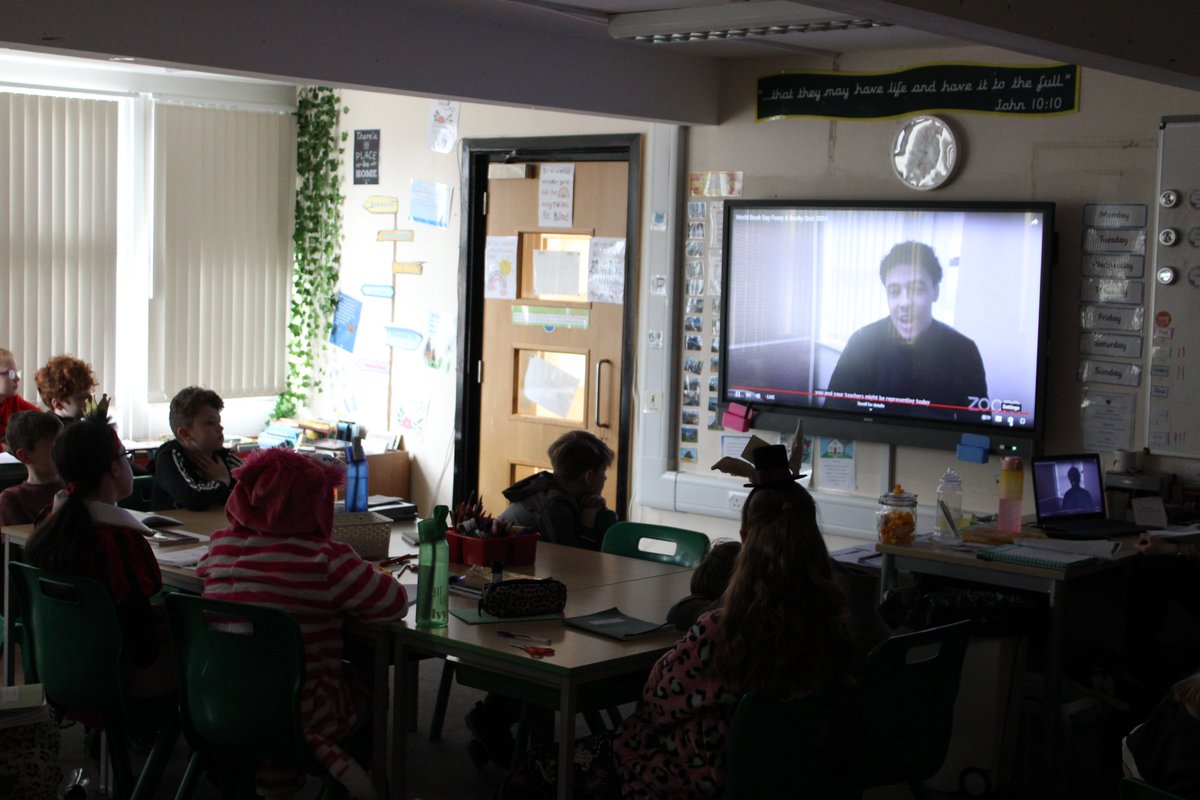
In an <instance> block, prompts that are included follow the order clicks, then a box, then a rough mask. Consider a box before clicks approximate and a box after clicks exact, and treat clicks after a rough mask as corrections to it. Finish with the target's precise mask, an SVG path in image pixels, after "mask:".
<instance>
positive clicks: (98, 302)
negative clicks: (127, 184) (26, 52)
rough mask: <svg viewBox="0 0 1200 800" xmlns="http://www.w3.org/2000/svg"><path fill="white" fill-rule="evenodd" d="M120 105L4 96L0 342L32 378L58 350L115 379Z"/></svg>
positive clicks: (27, 388) (29, 391)
mask: <svg viewBox="0 0 1200 800" xmlns="http://www.w3.org/2000/svg"><path fill="white" fill-rule="evenodd" d="M117 126H118V103H117V102H116V101H113V100H92V99H79V98H68V97H50V96H43V95H31V94H16V93H0V153H7V158H5V159H0V187H3V188H0V258H2V259H3V262H4V263H3V269H0V298H4V300H5V301H6V306H7V312H6V313H5V314H4V315H3V317H0V347H5V348H7V349H9V350H12V351H13V352H14V354H15V355H16V357H17V362H18V363H19V365H20V366H21V368H22V369H23V370H24V371H25V380H24V381H22V384H21V393H22V394H23V395H24V396H25V397H26V398H27V399H29V400H33V401H35V402H36V397H35V396H36V388H35V386H34V381H33V375H34V373H35V372H36V371H37V369H38V368H39V367H40V366H41V365H42V364H44V363H45V362H46V360H47V359H49V358H50V357H51V356H53V355H58V354H61V353H68V354H71V355H75V356H77V357H79V358H82V359H83V360H85V361H88V362H90V363H91V365H92V368H93V370H94V372H95V374H96V379H97V380H98V381H99V382H100V386H101V387H102V388H103V387H106V386H109V387H111V386H112V385H113V384H114V380H115V372H116V359H117V343H116V334H115V330H116V326H115V324H114V318H115V316H116V264H117V224H118V220H117Z"/></svg>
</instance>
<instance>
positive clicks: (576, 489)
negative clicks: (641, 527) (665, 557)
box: [500, 431, 616, 550]
mask: <svg viewBox="0 0 1200 800" xmlns="http://www.w3.org/2000/svg"><path fill="white" fill-rule="evenodd" d="M546 454H547V455H549V456H550V466H551V468H552V469H553V470H554V472H553V473H550V472H545V471H542V472H539V473H537V474H536V475H530V476H529V477H528V478H523V479H522V480H519V481H517V482H516V483H514V484H513V485H512V486H510V487H508V488H507V489H505V490H504V499H506V500H508V502H509V503H511V504H512V505H510V506H509V507H508V508H506V509H505V510H504V511H503V512H502V513H501V514H500V519H502V520H504V521H505V522H511V523H513V524H514V525H523V526H526V527H530V528H533V529H535V530H536V531H537V532H538V533H539V534H540V535H541V538H542V539H543V540H544V541H547V542H554V543H555V544H568V545H571V546H572V547H585V548H587V549H588V550H599V549H600V542H601V541H602V540H603V539H604V532H605V531H606V530H608V527H609V526H610V525H612V523H613V522H615V521H616V517H615V515H613V514H612V512H611V511H609V510H608V509H607V508H605V506H604V498H603V497H601V495H600V493H601V492H603V491H604V484H605V481H606V480H607V479H608V468H609V467H610V466H612V460H613V452H612V450H611V449H609V447H608V445H606V444H605V443H604V442H602V441H600V440H599V439H597V438H596V437H595V436H594V435H592V434H591V433H588V432H587V431H569V432H567V433H564V434H563V435H562V436H560V437H558V438H557V439H555V440H554V442H553V443H552V444H551V445H550V447H549V448H547V450H546Z"/></svg>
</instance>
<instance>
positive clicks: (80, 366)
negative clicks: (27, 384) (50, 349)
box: [33, 355, 96, 425]
mask: <svg viewBox="0 0 1200 800" xmlns="http://www.w3.org/2000/svg"><path fill="white" fill-rule="evenodd" d="M33 379H34V381H35V382H36V383H37V388H38V394H40V395H41V396H42V402H43V403H45V404H46V408H48V409H50V411H51V413H53V414H54V415H55V416H56V417H58V418H59V419H60V420H62V423H63V424H64V425H70V424H71V423H72V422H78V421H79V420H81V419H83V406H84V404H85V403H86V402H87V399H88V398H89V397H91V396H92V390H93V389H95V388H96V376H95V375H94V374H93V373H92V365H91V364H89V363H87V362H86V361H82V360H80V359H78V358H75V357H74V356H67V355H62V356H54V357H53V358H51V359H50V360H49V361H47V362H46V365H45V366H44V367H42V368H41V369H39V370H38V371H37V374H36V375H34V376H33Z"/></svg>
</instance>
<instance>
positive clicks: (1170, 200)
mask: <svg viewBox="0 0 1200 800" xmlns="http://www.w3.org/2000/svg"><path fill="white" fill-rule="evenodd" d="M1157 206H1158V222H1157V225H1156V226H1155V229H1154V239H1153V242H1154V266H1155V268H1154V273H1153V276H1152V278H1153V280H1152V284H1153V287H1154V289H1153V291H1154V303H1153V312H1152V314H1151V316H1150V329H1151V336H1152V338H1151V346H1150V348H1149V352H1148V353H1147V363H1146V372H1147V373H1148V375H1149V380H1148V381H1147V382H1148V384H1149V399H1148V400H1147V402H1146V446H1147V447H1148V448H1149V449H1150V452H1152V453H1155V454H1158V455H1171V456H1185V457H1200V413H1197V409H1200V117H1164V118H1163V121H1162V125H1161V126H1160V129H1159V150H1158V202H1157ZM1168 270H1169V271H1168ZM1164 272H1166V273H1167V274H1166V275H1164V274H1163V273H1164Z"/></svg>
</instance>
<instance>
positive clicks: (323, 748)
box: [197, 448, 408, 798]
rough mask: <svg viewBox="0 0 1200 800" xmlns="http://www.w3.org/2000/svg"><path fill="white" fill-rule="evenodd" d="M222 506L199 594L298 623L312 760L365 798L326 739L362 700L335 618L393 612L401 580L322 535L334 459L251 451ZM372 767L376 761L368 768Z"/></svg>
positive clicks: (266, 776)
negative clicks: (276, 612) (278, 612)
mask: <svg viewBox="0 0 1200 800" xmlns="http://www.w3.org/2000/svg"><path fill="white" fill-rule="evenodd" d="M235 477H236V478H237V484H236V486H235V488H234V490H233V493H232V494H231V495H230V497H229V500H228V502H227V503H226V505H225V515H226V516H227V517H228V518H229V521H230V523H231V527H229V528H228V529H226V530H223V531H219V532H218V533H215V534H213V537H212V540H211V542H210V543H209V552H208V555H207V556H206V557H205V558H204V560H203V561H201V562H200V565H199V567H198V569H197V572H198V574H199V575H200V576H201V577H202V578H204V596H205V597H213V598H217V599H219V600H229V601H232V602H236V603H254V604H257V605H265V606H272V607H274V608H280V609H283V610H284V611H286V612H288V613H289V614H290V615H291V616H292V617H293V618H295V620H296V621H297V622H298V623H300V629H301V631H302V633H303V634H304V647H305V653H306V657H307V666H308V673H307V676H306V680H305V684H304V690H303V695H302V698H301V712H302V714H303V715H304V721H305V735H306V737H307V739H308V743H309V746H310V747H312V750H313V753H314V754H315V755H316V757H317V759H318V760H319V761H320V762H321V763H322V764H324V765H325V767H326V769H328V770H329V772H330V774H331V775H333V776H334V777H335V778H337V779H338V780H339V781H341V782H342V783H343V784H344V785H345V786H346V787H347V788H348V789H350V791H351V792H352V793H353V794H354V796H355V797H357V798H373V797H374V796H375V793H374V790H373V788H372V786H371V782H370V780H369V779H368V777H367V774H366V771H365V770H364V769H363V768H362V766H361V765H359V764H358V763H357V762H356V761H355V760H354V759H353V758H351V757H350V755H349V754H348V753H346V752H345V751H344V750H342V749H341V748H340V747H338V745H337V744H336V742H337V741H339V740H341V739H343V738H345V737H346V736H347V735H348V734H350V733H352V732H353V731H355V730H356V729H357V728H358V727H359V726H360V725H362V724H363V722H364V719H365V717H366V711H367V698H366V693H365V691H364V690H363V688H362V686H361V684H360V683H359V682H358V680H357V679H356V678H355V676H354V675H353V674H352V673H351V672H350V671H349V670H346V669H344V667H343V663H342V619H343V617H344V616H345V615H349V616H352V617H355V618H357V619H360V620H364V621H368V622H383V621H388V620H398V619H403V618H404V616H405V614H406V612H407V610H408V597H407V595H406V594H405V591H404V587H403V586H402V585H401V584H400V582H399V581H397V580H396V579H395V578H393V577H392V576H391V575H389V574H386V573H384V572H381V571H379V570H377V569H375V568H374V567H373V566H372V565H371V564H370V563H368V562H366V561H363V560H362V559H361V558H359V557H358V555H356V554H355V552H354V551H353V550H352V549H351V548H350V546H349V545H347V544H344V543H341V542H335V541H332V540H331V539H330V534H331V532H332V530H333V491H334V489H335V488H336V487H337V486H339V485H340V484H341V483H342V481H343V479H344V470H343V469H342V467H341V466H340V465H323V464H319V463H317V462H316V461H314V460H312V459H309V458H306V457H305V456H302V455H299V454H297V453H294V452H292V451H290V450H286V449H283V448H272V449H269V450H259V451H257V452H255V453H252V454H251V455H250V457H249V458H247V459H246V462H245V464H243V465H242V466H241V467H239V468H238V469H237V470H236V472H235ZM377 766H382V765H377ZM297 777H298V776H294V775H288V774H285V773H282V772H280V771H279V770H273V769H260V770H259V775H258V784H259V785H258V791H259V793H260V794H262V795H264V796H267V797H270V796H272V795H275V796H278V795H280V794H285V793H288V792H290V790H291V789H293V788H295V784H296V779H297Z"/></svg>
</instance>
